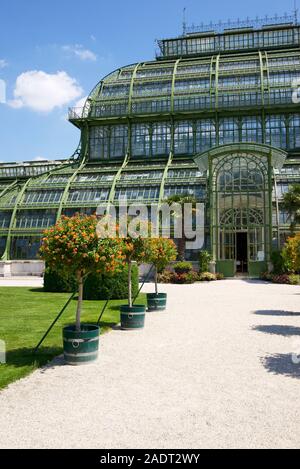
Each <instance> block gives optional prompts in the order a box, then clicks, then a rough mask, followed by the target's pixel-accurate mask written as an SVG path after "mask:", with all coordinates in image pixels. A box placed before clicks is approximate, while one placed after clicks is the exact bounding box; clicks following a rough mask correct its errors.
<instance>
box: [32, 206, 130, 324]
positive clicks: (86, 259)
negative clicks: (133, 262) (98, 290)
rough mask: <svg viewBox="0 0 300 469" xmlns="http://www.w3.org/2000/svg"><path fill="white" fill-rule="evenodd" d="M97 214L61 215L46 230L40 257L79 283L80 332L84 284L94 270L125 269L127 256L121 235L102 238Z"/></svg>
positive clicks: (78, 309) (107, 271) (54, 268)
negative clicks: (119, 237) (99, 233)
mask: <svg viewBox="0 0 300 469" xmlns="http://www.w3.org/2000/svg"><path fill="white" fill-rule="evenodd" d="M96 226H97V217H96V216H94V215H92V216H86V215H79V214H77V215H75V216H73V217H61V219H60V220H59V221H58V222H57V223H56V225H55V226H53V227H52V228H49V229H48V230H46V231H45V232H44V237H43V240H42V245H41V248H40V256H41V258H42V259H44V261H45V262H46V264H47V265H49V267H50V268H51V269H52V270H54V271H56V272H58V273H60V274H61V275H70V274H71V275H72V274H73V275H74V274H75V276H76V279H77V284H78V302H77V310H76V330H77V331H80V317H81V309H82V299H83V284H84V280H85V279H86V277H87V276H88V275H89V274H91V273H92V272H97V273H102V274H113V273H115V272H117V271H119V270H121V269H122V267H123V265H124V260H125V256H124V254H123V250H122V241H121V240H120V239H118V238H103V239H99V238H98V236H97V233H96Z"/></svg>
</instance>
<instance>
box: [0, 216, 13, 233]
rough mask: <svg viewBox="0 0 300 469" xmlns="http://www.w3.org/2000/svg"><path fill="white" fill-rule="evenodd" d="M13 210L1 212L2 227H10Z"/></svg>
mask: <svg viewBox="0 0 300 469" xmlns="http://www.w3.org/2000/svg"><path fill="white" fill-rule="evenodd" d="M10 219H11V212H3V211H1V212H0V229H2V230H3V229H6V228H9V224H10Z"/></svg>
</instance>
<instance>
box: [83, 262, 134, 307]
mask: <svg viewBox="0 0 300 469" xmlns="http://www.w3.org/2000/svg"><path fill="white" fill-rule="evenodd" d="M127 282H128V267H127V266H126V267H124V270H122V272H118V273H116V274H115V275H113V276H109V277H108V276H106V275H103V274H102V275H101V274H91V275H90V276H89V277H88V278H87V279H86V281H85V284H84V288H83V299H84V300H108V299H110V300H124V299H127V298H128V284H127ZM138 290H139V269H138V266H137V265H133V266H132V268H131V291H132V297H133V298H134V297H135V296H136V295H137V293H138Z"/></svg>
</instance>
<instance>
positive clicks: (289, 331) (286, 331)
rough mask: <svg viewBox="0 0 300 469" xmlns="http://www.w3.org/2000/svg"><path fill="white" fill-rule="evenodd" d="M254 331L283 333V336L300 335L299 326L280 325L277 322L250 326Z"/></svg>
mask: <svg viewBox="0 0 300 469" xmlns="http://www.w3.org/2000/svg"><path fill="white" fill-rule="evenodd" d="M252 330H254V331H259V332H265V333H266V334H276V335H283V336H285V337H289V336H294V335H295V336H299V335H300V327H294V326H280V325H277V324H272V325H268V326H265V325H262V326H254V327H253V328H252Z"/></svg>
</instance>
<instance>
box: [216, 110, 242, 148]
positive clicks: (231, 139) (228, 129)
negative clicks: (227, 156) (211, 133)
mask: <svg viewBox="0 0 300 469" xmlns="http://www.w3.org/2000/svg"><path fill="white" fill-rule="evenodd" d="M238 141H239V126H238V122H237V119H235V118H233V117H228V118H226V119H220V124H219V144H220V145H225V144H227V143H235V142H238Z"/></svg>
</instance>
